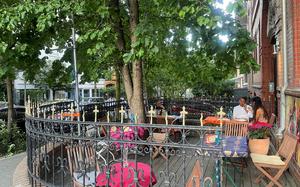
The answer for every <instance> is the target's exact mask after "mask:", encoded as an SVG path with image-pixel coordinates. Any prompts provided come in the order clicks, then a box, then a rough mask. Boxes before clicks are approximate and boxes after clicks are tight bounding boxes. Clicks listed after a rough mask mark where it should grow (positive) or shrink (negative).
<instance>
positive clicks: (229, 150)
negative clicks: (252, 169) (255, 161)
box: [222, 136, 248, 157]
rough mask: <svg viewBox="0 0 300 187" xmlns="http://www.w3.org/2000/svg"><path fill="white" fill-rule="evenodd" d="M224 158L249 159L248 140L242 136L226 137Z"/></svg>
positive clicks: (223, 143) (223, 142)
mask: <svg viewBox="0 0 300 187" xmlns="http://www.w3.org/2000/svg"><path fill="white" fill-rule="evenodd" d="M222 145H223V156H224V157H247V156H248V143H247V138H246V137H242V136H224V137H223V139H222Z"/></svg>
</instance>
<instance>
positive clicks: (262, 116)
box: [250, 96, 272, 127]
mask: <svg viewBox="0 0 300 187" xmlns="http://www.w3.org/2000/svg"><path fill="white" fill-rule="evenodd" d="M252 106H253V119H252V124H250V125H251V126H266V127H272V125H271V124H268V120H269V116H268V112H267V110H266V109H265V107H264V106H263V104H262V101H261V99H260V97H257V96H256V97H254V98H252Z"/></svg>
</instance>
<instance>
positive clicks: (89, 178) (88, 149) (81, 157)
mask: <svg viewBox="0 0 300 187" xmlns="http://www.w3.org/2000/svg"><path fill="white" fill-rule="evenodd" d="M66 150H67V155H68V164H69V170H70V173H71V176H72V181H73V186H74V187H81V186H95V182H96V177H97V175H98V173H99V166H98V163H97V158H95V156H96V154H95V150H94V148H93V146H92V145H86V146H83V145H73V146H67V147H66ZM95 160H96V163H95Z"/></svg>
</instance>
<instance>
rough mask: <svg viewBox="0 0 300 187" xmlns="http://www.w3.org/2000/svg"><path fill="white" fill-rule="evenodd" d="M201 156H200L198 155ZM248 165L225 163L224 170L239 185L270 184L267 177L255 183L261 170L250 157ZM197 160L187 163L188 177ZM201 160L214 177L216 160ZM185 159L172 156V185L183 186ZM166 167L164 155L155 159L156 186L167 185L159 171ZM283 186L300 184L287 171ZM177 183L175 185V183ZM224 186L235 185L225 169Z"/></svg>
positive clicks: (244, 186) (281, 180) (283, 177)
mask: <svg viewBox="0 0 300 187" xmlns="http://www.w3.org/2000/svg"><path fill="white" fill-rule="evenodd" d="M198 158H199V157H198ZM141 161H144V162H147V161H146V160H145V159H141ZM246 161H247V167H246V168H244V169H243V170H241V168H240V167H237V166H233V165H231V164H223V170H226V171H227V172H228V174H229V175H230V176H231V177H232V179H233V180H234V183H235V185H236V186H237V187H260V186H261V187H263V186H266V185H267V184H268V180H267V179H263V180H262V182H261V183H260V184H256V183H254V180H255V179H256V177H257V176H258V174H259V171H258V170H257V169H256V168H255V167H254V165H253V163H252V161H251V159H250V158H248V159H247V160H246ZM195 162H196V157H193V158H192V159H190V160H188V161H187V163H186V170H185V173H186V177H187V178H188V177H189V175H190V174H191V172H192V169H193V166H194V165H195ZM200 162H202V163H201V165H203V166H202V170H203V172H204V175H205V176H204V177H211V178H213V176H214V168H215V165H214V160H213V159H211V158H206V159H205V158H203V159H202V158H201V159H200ZM183 165H184V164H183V159H181V158H180V157H178V156H172V157H170V158H169V169H170V172H174V173H175V174H176V175H177V176H178V178H177V181H176V182H175V183H173V181H171V184H173V185H171V186H172V187H173V186H182V181H183V174H184V170H183ZM165 169H166V161H165V159H164V158H162V157H158V158H157V159H155V160H154V162H153V171H155V174H156V175H157V179H158V183H157V184H156V185H155V186H165V184H164V179H163V178H161V177H159V175H158V173H159V171H163V170H165ZM279 182H280V183H281V184H282V185H283V186H285V187H297V186H299V185H300V184H299V183H297V181H296V180H295V179H294V178H293V177H292V176H291V174H290V173H289V171H286V172H285V173H284V174H283V175H282V177H281V178H280V181H279ZM174 184H175V185H174ZM222 184H223V186H226V187H227V186H228V187H231V186H233V185H232V183H231V182H230V180H229V179H228V177H226V175H225V173H224V171H223V182H222Z"/></svg>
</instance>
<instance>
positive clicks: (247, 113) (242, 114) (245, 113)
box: [233, 97, 253, 121]
mask: <svg viewBox="0 0 300 187" xmlns="http://www.w3.org/2000/svg"><path fill="white" fill-rule="evenodd" d="M246 100H247V99H246V98H245V97H241V98H240V100H239V105H238V106H236V107H234V109H233V119H235V120H239V121H249V119H250V118H253V111H252V107H251V106H249V105H247V104H246Z"/></svg>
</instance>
